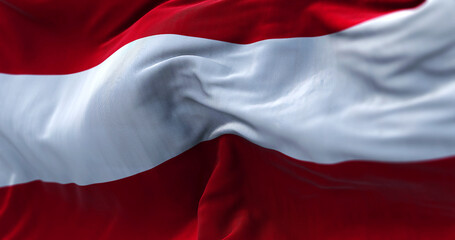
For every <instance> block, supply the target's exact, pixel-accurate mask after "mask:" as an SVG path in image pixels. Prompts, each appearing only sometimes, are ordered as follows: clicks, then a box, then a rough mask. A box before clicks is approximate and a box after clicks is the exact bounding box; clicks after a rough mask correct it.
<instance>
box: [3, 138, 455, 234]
mask: <svg viewBox="0 0 455 240" xmlns="http://www.w3.org/2000/svg"><path fill="white" fill-rule="evenodd" d="M454 182H455V158H447V159H442V160H437V161H430V162H423V163H406V164H387V163H377V162H376V163H375V162H364V161H354V162H345V163H341V164H336V165H318V164H314V163H306V162H302V161H297V160H294V159H291V158H289V157H286V156H284V155H282V154H280V153H278V152H275V151H272V150H268V149H264V148H261V147H258V146H256V145H254V144H252V143H250V142H248V141H246V140H244V139H242V138H240V137H236V136H231V135H227V136H222V137H220V138H218V139H216V140H212V141H209V142H204V143H201V144H199V145H198V146H196V147H194V148H192V149H191V150H189V151H187V152H185V153H183V154H181V155H180V156H178V157H176V158H174V159H172V160H169V161H167V162H165V163H164V164H162V165H160V166H158V167H156V168H154V169H152V170H149V171H147V172H144V173H141V174H138V175H135V176H132V177H129V178H126V179H121V180H118V181H114V182H108V183H101V184H94V185H89V186H77V185H74V184H56V183H43V182H38V181H35V182H31V183H26V184H21V185H16V186H12V187H4V188H1V189H0V199H1V201H2V202H1V204H0V238H1V239H12V238H14V239H208V240H213V239H454V238H455V185H454Z"/></svg>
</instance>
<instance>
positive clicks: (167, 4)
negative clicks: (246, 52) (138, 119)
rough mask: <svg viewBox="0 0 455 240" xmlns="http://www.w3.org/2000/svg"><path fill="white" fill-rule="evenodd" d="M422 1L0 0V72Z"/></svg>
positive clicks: (374, 13) (240, 39)
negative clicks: (165, 37) (160, 37)
mask: <svg viewBox="0 0 455 240" xmlns="http://www.w3.org/2000/svg"><path fill="white" fill-rule="evenodd" d="M423 1H424V0H380V1H378V0H344V1H339V0H286V1H285V0H229V1H227V0H221V1H220V0H205V1H201V0H199V1H197V0H168V1H163V0H133V1H126V0H64V1H62V0H41V1H37V0H7V1H0V72H3V73H15V74H65V73H73V72H78V71H82V70H87V69H89V68H92V67H94V66H96V65H98V64H99V63H101V62H102V61H103V60H105V59H106V58H107V57H109V56H110V55H111V54H112V53H114V52H115V51H116V50H118V49H119V48H120V47H122V46H124V45H125V44H127V43H129V42H131V41H133V40H136V39H138V38H142V37H145V36H150V35H155V34H181V35H187V36H194V37H202V38H209V39H214V40H221V41H227V42H232V43H252V42H256V41H260V40H264V39H271V38H289V37H311V36H320V35H325V34H329V33H333V32H337V31H340V30H343V29H345V28H348V27H351V26H353V25H356V24H358V23H361V22H363V21H366V20H368V19H371V18H374V17H378V16H381V15H383V14H386V13H389V12H392V11H396V10H401V9H405V8H412V7H416V6H418V5H419V4H421V3H422V2H423ZM157 47H159V46H157Z"/></svg>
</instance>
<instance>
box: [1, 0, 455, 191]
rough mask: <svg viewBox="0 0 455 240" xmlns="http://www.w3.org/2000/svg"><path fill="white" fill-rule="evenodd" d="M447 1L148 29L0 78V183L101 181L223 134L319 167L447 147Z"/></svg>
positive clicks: (450, 94) (453, 48)
mask: <svg viewBox="0 0 455 240" xmlns="http://www.w3.org/2000/svg"><path fill="white" fill-rule="evenodd" d="M453 9H455V1H452V0H433V1H428V2H427V3H426V4H425V5H423V6H422V7H420V8H418V9H415V10H409V11H402V12H397V13H393V14H390V15H387V16H384V17H381V18H378V19H374V20H372V21H369V22H366V23H364V24H361V25H358V26H356V27H353V28H351V29H348V30H346V31H343V32H340V33H336V34H332V35H328V36H323V37H316V38H293V39H275V40H266V41H261V42H257V43H253V44H248V45H239V44H231V43H226V42H220V41H214V40H208V39H201V38H193V37H186V36H179V35H157V36H151V37H147V38H143V39H140V40H137V41H134V42H132V43H130V44H128V45H126V46H124V47H122V48H121V49H120V50H119V51H117V52H116V53H114V54H113V55H112V56H111V57H109V58H108V59H107V60H106V61H105V62H103V63H101V64H100V65H98V66H96V67H94V68H92V69H89V70H87V71H83V72H80V73H75V74H69V75H9V74H0V186H6V185H12V184H18V183H24V182H28V181H32V180H37V179H40V180H43V181H51V182H59V183H77V184H80V185H86V184H92V183H99V182H106V181H112V180H116V179H120V178H124V177H127V176H131V175H133V174H136V173H139V172H142V171H145V170H148V169H150V168H153V167H154V166H156V165H158V164H160V163H162V162H164V161H166V160H167V159H170V158H172V157H174V156H176V155H178V154H180V153H182V152H183V151H185V150H187V149H189V148H190V147H192V146H194V145H195V144H197V143H199V142H201V141H204V140H208V139H213V138H215V137H217V136H220V135H222V134H227V133H233V134H237V135H240V136H243V137H245V138H247V139H248V140H250V141H252V142H254V143H256V144H259V145H260V146H263V147H266V148H272V149H275V150H278V151H280V152H282V153H284V154H286V155H289V156H291V157H294V158H297V159H301V160H305V161H312V162H317V163H324V164H328V163H336V162H340V161H346V160H354V159H361V160H373V161H385V162H403V161H418V160H426V159H434V158H439V157H444V156H450V155H455V29H454V25H453V24H454V23H455V17H454V14H453ZM69 47H70V46H69Z"/></svg>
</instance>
